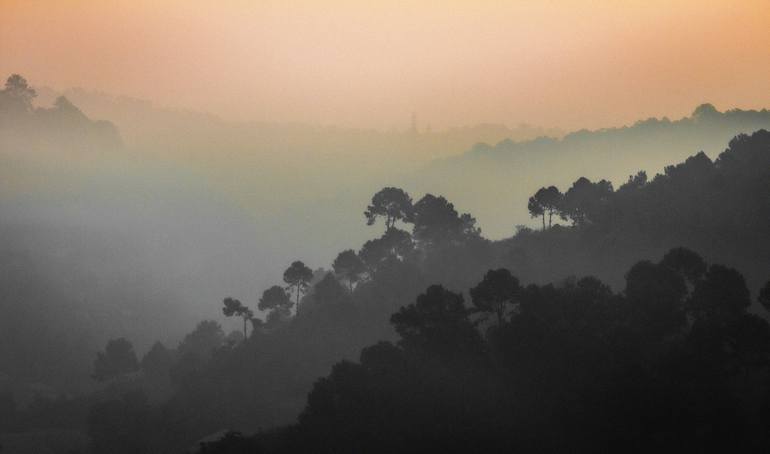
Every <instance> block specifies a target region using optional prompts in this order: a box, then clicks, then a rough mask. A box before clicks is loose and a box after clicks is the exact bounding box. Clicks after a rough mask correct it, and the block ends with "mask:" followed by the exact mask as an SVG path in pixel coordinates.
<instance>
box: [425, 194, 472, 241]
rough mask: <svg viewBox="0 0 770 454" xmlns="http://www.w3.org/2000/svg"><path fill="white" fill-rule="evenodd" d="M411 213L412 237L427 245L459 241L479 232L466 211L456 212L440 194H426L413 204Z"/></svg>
mask: <svg viewBox="0 0 770 454" xmlns="http://www.w3.org/2000/svg"><path fill="white" fill-rule="evenodd" d="M413 213H414V215H413V218H412V219H413V222H414V230H413V234H414V237H415V239H416V240H418V241H420V242H422V243H424V244H427V245H434V246H435V245H437V244H442V243H461V242H464V241H465V240H467V239H469V238H476V237H478V236H479V235H480V234H481V229H479V228H478V227H476V219H474V218H473V217H472V216H471V215H469V214H467V213H465V214H462V215H460V214H458V212H457V210H455V207H454V205H453V204H452V203H450V202H449V201H447V199H445V198H444V197H441V196H439V197H436V196H434V195H433V194H426V195H425V196H424V197H423V198H421V199H420V200H419V201H418V202H417V203H416V204H415V205H414V211H413Z"/></svg>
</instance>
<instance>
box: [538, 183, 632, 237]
mask: <svg viewBox="0 0 770 454" xmlns="http://www.w3.org/2000/svg"><path fill="white" fill-rule="evenodd" d="M634 178H637V179H640V180H641V184H644V183H645V182H646V180H647V175H646V174H645V173H644V172H640V174H639V175H637V177H634ZM612 193H613V189H612V183H610V182H609V181H607V180H600V181H598V182H595V183H594V182H591V181H590V180H589V179H588V178H585V177H581V178H579V179H578V180H577V181H575V182H574V183H573V184H572V187H570V188H569V189H568V190H567V192H565V193H564V194H562V193H561V191H559V188H557V187H556V186H548V187H547V188H545V187H544V188H540V189H539V190H538V191H537V192H536V193H535V194H534V195H533V196H532V197H530V198H529V203H528V204H527V209H528V210H529V214H530V216H532V217H533V218H536V217H542V219H543V230H545V229H546V224H545V218H546V215H547V216H548V228H551V227H552V226H553V215H554V214H556V215H558V216H559V217H560V218H562V219H564V220H565V221H566V220H571V221H572V223H573V224H574V225H578V226H581V225H585V224H586V223H591V222H596V221H597V220H598V218H599V216H600V214H601V211H602V208H603V207H604V205H606V204H607V202H608V199H609V197H610V196H611V195H612Z"/></svg>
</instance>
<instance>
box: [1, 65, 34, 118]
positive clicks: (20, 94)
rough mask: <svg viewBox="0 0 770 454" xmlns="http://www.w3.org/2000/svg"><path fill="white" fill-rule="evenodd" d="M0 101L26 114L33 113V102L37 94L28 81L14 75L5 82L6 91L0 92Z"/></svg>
mask: <svg viewBox="0 0 770 454" xmlns="http://www.w3.org/2000/svg"><path fill="white" fill-rule="evenodd" d="M0 95H2V96H0V100H5V102H7V103H9V104H10V105H11V106H12V108H13V109H19V110H22V111H25V112H30V111H32V108H33V107H32V100H33V99H35V97H36V96H37V92H35V90H34V89H33V88H32V87H30V86H29V84H27V79H25V78H23V77H21V76H20V75H18V74H12V75H11V76H10V77H9V78H8V79H7V80H6V81H5V89H4V90H2V91H1V92H0Z"/></svg>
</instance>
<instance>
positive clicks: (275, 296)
mask: <svg viewBox="0 0 770 454" xmlns="http://www.w3.org/2000/svg"><path fill="white" fill-rule="evenodd" d="M292 306H294V303H293V302H292V301H291V297H289V295H288V294H287V293H286V289H284V288H283V287H281V286H279V285H274V286H272V287H270V288H268V289H267V290H265V291H264V292H262V297H261V298H260V299H259V304H258V305H257V308H258V309H259V310H261V311H270V313H269V314H268V319H267V320H268V322H269V323H271V324H273V323H275V322H276V321H279V320H286V319H287V318H288V317H289V316H290V315H291V307H292Z"/></svg>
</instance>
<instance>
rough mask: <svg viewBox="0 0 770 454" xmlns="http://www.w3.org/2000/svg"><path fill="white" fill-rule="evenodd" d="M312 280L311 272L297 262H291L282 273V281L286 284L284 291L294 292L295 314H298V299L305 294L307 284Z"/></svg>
mask: <svg viewBox="0 0 770 454" xmlns="http://www.w3.org/2000/svg"><path fill="white" fill-rule="evenodd" d="M312 279H313V270H311V269H310V268H308V267H307V266H305V264H304V263H302V262H301V261H299V260H297V261H295V262H293V263H292V264H291V265H290V266H289V267H288V268H287V269H286V271H284V272H283V281H284V282H285V283H286V284H287V287H286V289H287V290H288V291H289V292H291V291H294V294H295V295H296V298H297V300H296V305H297V312H296V313H297V314H299V299H300V297H301V296H302V295H303V294H304V293H305V292H307V289H308V284H310V281H311V280H312Z"/></svg>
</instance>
